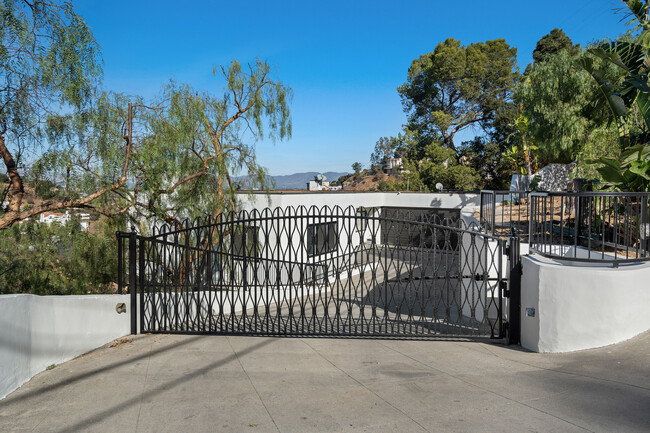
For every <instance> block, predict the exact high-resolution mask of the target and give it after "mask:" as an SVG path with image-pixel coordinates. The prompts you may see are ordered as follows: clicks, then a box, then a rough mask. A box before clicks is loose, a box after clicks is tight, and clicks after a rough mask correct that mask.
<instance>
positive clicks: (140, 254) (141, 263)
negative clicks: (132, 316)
mask: <svg viewBox="0 0 650 433" xmlns="http://www.w3.org/2000/svg"><path fill="white" fill-rule="evenodd" d="M144 248H145V245H144V238H142V237H141V238H140V245H139V251H138V273H139V275H138V276H139V277H140V278H139V286H140V333H144V329H145V328H144V302H145V300H144V282H145V279H144ZM134 293H135V292H134ZM150 296H151V300H152V305H151V317H152V321H153V315H154V313H155V312H156V308H155V304H154V302H153V299H154V296H155V294H150ZM147 330H148V331H153V329H152V326H151V323H149V326H148V328H147Z"/></svg>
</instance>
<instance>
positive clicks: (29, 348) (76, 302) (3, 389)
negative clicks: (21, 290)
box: [0, 295, 131, 398]
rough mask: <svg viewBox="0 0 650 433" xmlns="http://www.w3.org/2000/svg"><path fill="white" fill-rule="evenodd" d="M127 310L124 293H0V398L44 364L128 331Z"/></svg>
mask: <svg viewBox="0 0 650 433" xmlns="http://www.w3.org/2000/svg"><path fill="white" fill-rule="evenodd" d="M118 303H125V304H126V308H127V312H126V313H122V314H118V313H117V312H116V311H115V306H116V305H117V304H118ZM129 308H130V307H129V295H84V296H35V295H0V398H4V397H5V396H6V395H7V394H9V393H10V392H11V391H13V390H14V389H16V388H18V387H19V386H20V385H22V384H23V383H25V382H27V381H28V380H29V379H30V378H31V377H32V376H34V375H35V374H37V373H40V372H41V371H43V370H45V369H46V368H47V367H48V366H49V365H52V364H59V363H61V362H64V361H68V360H70V359H72V358H75V357H77V356H79V355H82V354H84V353H86V352H88V351H90V350H93V349H95V348H97V347H100V346H102V345H104V344H106V343H108V342H110V341H112V340H114V339H116V338H119V337H122V336H124V335H128V334H130V333H131V326H130V324H131V322H130V314H129V311H128V310H129Z"/></svg>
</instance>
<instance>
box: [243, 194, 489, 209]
mask: <svg viewBox="0 0 650 433" xmlns="http://www.w3.org/2000/svg"><path fill="white" fill-rule="evenodd" d="M238 198H239V200H240V201H241V205H242V206H241V207H242V209H244V210H252V209H263V208H266V207H270V208H275V207H286V206H296V207H297V206H307V207H309V206H317V207H322V206H341V207H343V208H345V207H348V206H354V207H379V206H398V207H433V208H442V209H462V208H478V207H479V206H480V200H481V199H480V195H479V194H476V193H419V192H345V191H333V192H304V193H303V192H298V193H293V192H286V193H271V194H270V195H269V196H267V195H266V194H253V195H252V196H250V197H249V196H247V195H246V194H245V193H242V194H238Z"/></svg>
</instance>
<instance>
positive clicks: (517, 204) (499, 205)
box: [479, 190, 530, 242]
mask: <svg viewBox="0 0 650 433" xmlns="http://www.w3.org/2000/svg"><path fill="white" fill-rule="evenodd" d="M529 197H530V192H529V191H485V190H484V191H481V207H480V216H479V221H480V225H481V227H482V228H483V229H484V230H485V231H486V232H487V233H489V234H490V235H493V236H500V237H508V236H517V237H518V238H519V239H520V240H521V241H522V242H527V241H528V234H529V221H530V202H529V200H530V198H529Z"/></svg>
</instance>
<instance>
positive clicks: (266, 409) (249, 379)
mask: <svg viewBox="0 0 650 433" xmlns="http://www.w3.org/2000/svg"><path fill="white" fill-rule="evenodd" d="M267 338H268V337H267ZM226 340H227V341H228V344H229V345H230V348H231V349H232V352H233V353H234V354H235V359H237V362H238V363H239V366H240V367H241V369H242V371H243V372H244V374H245V375H246V378H247V379H248V382H249V383H250V384H251V386H252V387H253V390H254V391H255V394H257V398H259V399H260V403H262V406H264V410H265V411H266V413H267V414H268V415H269V418H271V421H272V422H273V425H274V426H275V429H276V430H277V431H278V433H279V432H280V428H279V427H278V425H277V424H276V423H275V419H274V418H273V415H271V412H269V408H268V407H266V404H264V400H262V396H261V395H260V393H259V391H258V390H257V388H256V387H255V384H254V383H253V381H252V380H251V377H250V376H249V375H248V372H247V371H246V368H244V364H242V362H241V359H239V354H238V353H237V351H236V350H235V348H234V347H233V346H232V343H231V342H230V337H228V336H226Z"/></svg>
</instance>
